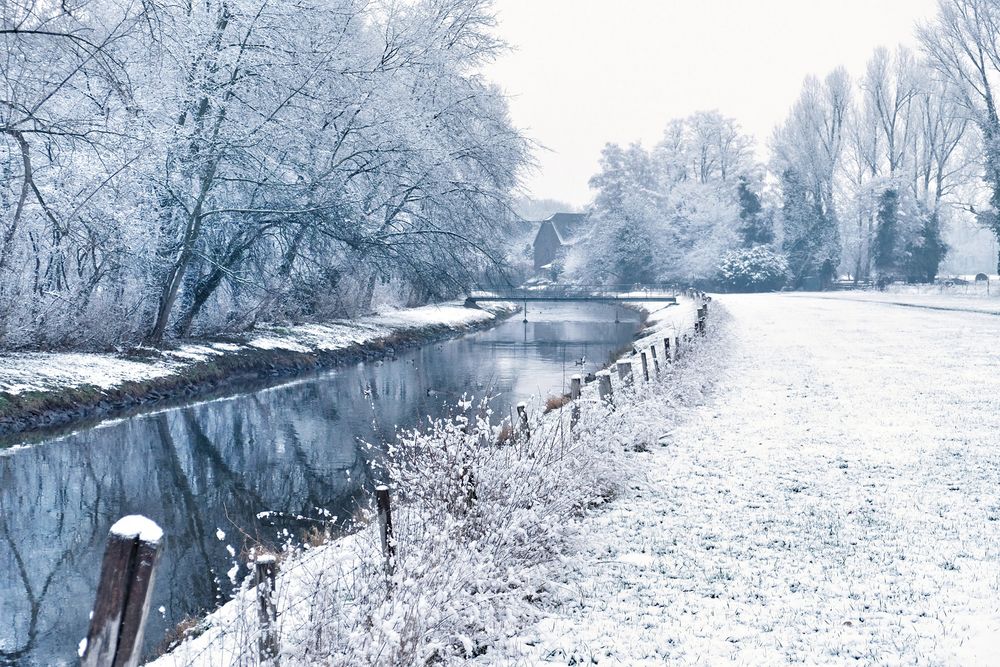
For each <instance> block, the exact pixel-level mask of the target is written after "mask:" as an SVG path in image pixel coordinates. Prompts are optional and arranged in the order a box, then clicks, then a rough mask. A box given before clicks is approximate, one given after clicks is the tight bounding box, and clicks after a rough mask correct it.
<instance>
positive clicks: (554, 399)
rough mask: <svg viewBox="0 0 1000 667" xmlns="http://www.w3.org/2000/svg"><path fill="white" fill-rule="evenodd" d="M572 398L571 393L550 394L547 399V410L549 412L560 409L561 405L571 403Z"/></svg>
mask: <svg viewBox="0 0 1000 667" xmlns="http://www.w3.org/2000/svg"><path fill="white" fill-rule="evenodd" d="M571 400H572V399H570V397H569V394H562V395H561V396H549V397H548V398H547V399H546V400H545V412H546V413H549V412H552V411H553V410H558V409H559V408H561V407H564V406H566V405H569V403H570V402H571Z"/></svg>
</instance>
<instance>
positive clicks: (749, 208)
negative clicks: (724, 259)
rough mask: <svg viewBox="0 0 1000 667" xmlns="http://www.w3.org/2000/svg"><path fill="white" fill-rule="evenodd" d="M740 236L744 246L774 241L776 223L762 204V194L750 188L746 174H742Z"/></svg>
mask: <svg viewBox="0 0 1000 667" xmlns="http://www.w3.org/2000/svg"><path fill="white" fill-rule="evenodd" d="M738 195H739V199H740V237H741V238H742V241H743V247H744V248H753V247H754V246H758V245H770V244H771V243H773V242H774V225H773V221H772V220H771V218H770V217H769V216H768V215H767V214H766V213H765V212H764V207H763V206H761V204H760V196H759V195H758V194H757V193H756V192H754V191H753V190H752V189H751V188H750V184H749V182H748V181H747V178H746V176H740V182H739V186H738Z"/></svg>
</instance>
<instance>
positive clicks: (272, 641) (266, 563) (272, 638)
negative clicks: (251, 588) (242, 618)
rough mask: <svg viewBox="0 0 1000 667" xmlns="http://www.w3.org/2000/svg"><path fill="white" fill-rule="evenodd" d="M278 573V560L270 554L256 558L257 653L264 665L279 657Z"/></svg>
mask: <svg viewBox="0 0 1000 667" xmlns="http://www.w3.org/2000/svg"><path fill="white" fill-rule="evenodd" d="M277 575H278V561H277V559H276V558H275V557H274V556H272V555H270V554H265V555H262V556H258V557H257V558H256V559H255V560H254V583H255V584H256V587H257V620H258V621H259V622H260V635H259V636H258V637H257V654H258V656H259V658H260V663H261V664H262V665H267V664H270V663H271V661H272V660H274V659H276V658H277V657H278V626H277V623H278V607H277V605H276V604H275V602H274V591H275V581H276V580H277Z"/></svg>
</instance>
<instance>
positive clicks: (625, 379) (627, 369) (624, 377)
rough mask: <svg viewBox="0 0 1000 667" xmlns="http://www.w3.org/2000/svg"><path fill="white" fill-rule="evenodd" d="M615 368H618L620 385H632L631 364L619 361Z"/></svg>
mask: <svg viewBox="0 0 1000 667" xmlns="http://www.w3.org/2000/svg"><path fill="white" fill-rule="evenodd" d="M615 366H617V368H618V379H620V380H621V381H622V384H623V385H630V384H632V362H631V361H619V362H618V363H617V364H615Z"/></svg>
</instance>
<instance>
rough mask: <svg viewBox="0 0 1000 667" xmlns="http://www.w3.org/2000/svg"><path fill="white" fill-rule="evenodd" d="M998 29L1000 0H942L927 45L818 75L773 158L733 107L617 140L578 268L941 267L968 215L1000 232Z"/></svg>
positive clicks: (838, 271) (642, 272) (705, 273)
mask: <svg viewBox="0 0 1000 667" xmlns="http://www.w3.org/2000/svg"><path fill="white" fill-rule="evenodd" d="M998 31H1000V0H941V2H940V3H939V8H938V14H937V16H936V17H935V18H934V20H932V21H931V22H929V23H927V24H926V25H922V26H921V27H920V28H919V30H918V32H919V35H918V36H919V39H920V43H921V45H922V48H921V51H920V52H919V53H913V52H911V51H910V50H907V49H905V48H899V49H897V50H895V51H889V50H887V49H881V48H880V49H877V50H876V51H875V52H874V53H873V54H872V57H871V59H870V61H869V63H868V67H867V70H866V72H865V74H864V76H863V77H861V79H860V80H859V81H856V82H852V81H851V79H850V77H849V76H848V74H847V73H846V71H845V70H843V69H842V68H841V69H837V70H835V71H833V72H832V73H830V74H829V75H827V76H826V77H825V78H824V79H819V78H815V77H810V78H808V79H807V80H806V81H805V83H804V85H803V88H802V92H801V95H800V97H799V99H798V101H797V102H796V103H795V105H794V106H793V108H792V109H791V111H790V112H789V115H788V117H787V119H786V120H785V121H784V123H782V124H781V126H780V127H778V128H777V129H776V130H775V132H774V134H773V136H772V137H771V138H770V141H769V142H768V149H769V150H768V153H769V158H768V160H767V161H766V163H760V162H758V161H757V159H756V157H755V151H754V149H753V145H754V144H753V140H752V138H751V137H749V136H747V135H745V134H744V133H743V132H742V131H741V130H740V128H739V126H738V125H737V123H736V122H735V121H734V120H732V119H730V118H726V117H724V116H722V115H720V114H719V113H717V112H710V113H699V114H695V115H694V116H691V117H689V118H685V119H681V120H675V121H673V122H672V123H670V125H669V126H668V127H667V129H666V131H665V132H664V136H663V139H662V141H661V142H660V143H658V144H657V145H656V146H654V147H653V148H652V149H646V148H644V147H642V146H639V145H631V146H628V147H621V146H618V145H614V144H611V145H608V146H607V147H606V148H605V151H604V154H603V159H602V163H601V171H600V172H599V173H598V174H597V175H595V176H594V178H593V179H592V181H591V184H592V186H593V187H594V188H596V190H597V198H596V200H595V203H594V208H593V214H592V216H591V220H592V225H591V231H590V234H589V236H588V237H587V238H586V239H585V241H584V242H582V243H579V244H578V245H577V246H576V247H575V248H574V250H573V251H572V252H571V253H570V254H569V255H568V256H567V257H566V260H565V265H564V267H562V268H563V271H565V272H566V273H567V274H568V275H569V276H574V275H579V276H581V277H582V276H583V275H585V274H587V273H588V272H590V271H592V270H597V271H598V272H599V273H600V274H601V276H600V277H602V278H603V279H605V280H607V281H610V282H625V283H631V282H636V281H642V282H644V281H662V280H679V281H687V282H700V283H712V282H715V283H720V282H721V283H723V284H726V285H728V286H730V287H735V288H741V289H774V288H776V287H780V286H782V285H785V284H788V285H791V286H793V287H818V286H821V285H822V284H823V283H824V282H828V281H830V280H832V279H834V278H835V277H837V276H842V277H844V276H849V277H851V278H855V279H860V280H869V279H871V280H877V279H881V280H890V279H893V280H895V279H898V280H908V281H929V280H933V279H934V277H935V275H936V273H937V271H938V267H939V265H940V263H941V261H942V259H943V258H944V256H945V254H946V252H947V247H946V245H945V243H944V241H943V239H942V236H943V232H942V229H943V228H945V226H946V225H947V224H949V223H951V222H955V221H957V216H966V217H968V218H973V219H975V220H976V221H977V222H978V223H979V224H982V225H985V226H986V227H988V228H990V229H992V231H993V232H994V233H995V234H997V235H998V237H1000V222H998V216H997V210H998V209H1000V120H998V116H997V111H996V108H995V103H994V100H995V94H996V92H997V91H996V89H995V87H996V86H998V85H1000V42H998V41H997V39H996V35H997V33H998ZM983 268H987V267H983Z"/></svg>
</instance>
